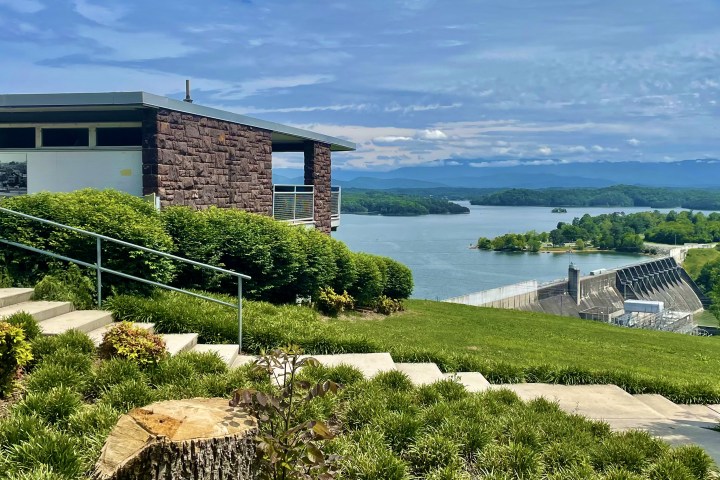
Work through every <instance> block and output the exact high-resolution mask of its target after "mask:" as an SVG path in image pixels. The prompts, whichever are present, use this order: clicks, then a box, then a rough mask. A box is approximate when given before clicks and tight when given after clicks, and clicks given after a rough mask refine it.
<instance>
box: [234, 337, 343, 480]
mask: <svg viewBox="0 0 720 480" xmlns="http://www.w3.org/2000/svg"><path fill="white" fill-rule="evenodd" d="M301 353H302V352H301V350H300V349H299V348H298V347H287V348H280V349H276V350H273V351H271V352H270V353H269V354H264V355H262V356H261V357H260V358H259V359H258V360H257V361H256V371H261V372H265V373H266V374H267V375H270V376H271V377H272V378H273V379H274V380H275V382H276V383H277V384H278V385H279V389H278V390H277V391H276V392H274V393H264V392H259V391H257V390H255V389H247V388H246V389H239V390H237V391H235V393H234V394H233V398H232V400H231V401H230V405H231V406H234V407H240V408H243V409H245V410H247V411H249V412H250V413H251V414H252V415H253V416H255V418H257V419H258V428H259V431H258V435H257V437H256V452H257V456H256V460H255V461H256V466H257V471H258V472H259V476H260V478H261V479H268V480H269V479H272V480H290V479H308V480H309V479H315V478H318V479H331V478H335V474H336V473H337V472H336V469H335V468H336V461H337V459H336V458H335V457H334V456H332V455H330V456H328V455H326V454H325V453H324V452H323V450H322V445H321V444H320V443H319V442H321V441H323V440H329V439H332V438H333V437H334V434H333V433H332V431H331V430H330V428H329V427H328V426H327V425H326V424H325V423H323V422H321V421H317V420H308V421H304V422H299V423H298V420H297V417H298V411H299V410H300V409H301V407H302V406H303V405H304V404H306V403H308V402H310V401H312V400H313V399H315V398H322V397H324V396H326V395H328V394H330V393H337V391H338V389H339V388H340V386H339V385H338V384H336V383H334V382H331V381H326V382H323V383H317V384H315V385H312V384H311V383H310V382H308V381H305V380H298V379H297V375H298V371H299V370H300V369H301V368H302V367H303V366H306V365H307V366H318V365H319V362H318V361H317V360H315V359H314V358H311V357H306V358H302V357H301Z"/></svg>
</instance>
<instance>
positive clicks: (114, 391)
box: [100, 379, 155, 413]
mask: <svg viewBox="0 0 720 480" xmlns="http://www.w3.org/2000/svg"><path fill="white" fill-rule="evenodd" d="M153 401H155V393H154V392H153V390H152V389H151V388H150V387H149V386H148V385H147V384H146V383H145V382H143V381H141V380H138V379H133V380H125V381H124V382H121V383H118V384H117V385H113V386H112V387H110V388H109V389H108V390H107V391H106V392H105V393H104V394H103V395H102V396H101V397H100V403H103V404H105V405H107V406H110V407H112V408H113V409H115V410H117V411H118V412H120V413H127V412H129V411H130V410H132V409H133V408H137V407H143V406H145V405H148V404H150V403H152V402H153Z"/></svg>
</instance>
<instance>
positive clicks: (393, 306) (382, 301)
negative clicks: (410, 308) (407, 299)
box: [373, 295, 405, 315]
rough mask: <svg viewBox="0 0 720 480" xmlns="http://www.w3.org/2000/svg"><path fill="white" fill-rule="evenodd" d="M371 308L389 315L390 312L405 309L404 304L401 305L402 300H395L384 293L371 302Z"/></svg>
mask: <svg viewBox="0 0 720 480" xmlns="http://www.w3.org/2000/svg"><path fill="white" fill-rule="evenodd" d="M373 310H375V311H376V312H377V313H381V314H383V315H390V314H391V313H395V312H401V311H403V310H405V305H403V301H402V300H395V299H392V298H390V297H388V296H386V295H380V296H379V297H378V298H377V299H376V300H375V303H374V304H373Z"/></svg>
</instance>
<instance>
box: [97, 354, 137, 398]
mask: <svg viewBox="0 0 720 480" xmlns="http://www.w3.org/2000/svg"><path fill="white" fill-rule="evenodd" d="M126 380H137V381H139V382H142V383H145V382H146V380H147V377H146V375H145V373H143V372H142V371H141V370H140V367H139V366H138V364H137V363H136V362H134V361H132V360H129V359H127V358H111V359H109V360H105V361H102V362H100V364H99V365H98V366H97V368H96V369H95V371H94V375H93V378H92V382H91V383H90V394H91V395H92V396H94V397H98V396H100V395H101V394H102V393H104V392H105V391H107V390H109V389H110V388H111V387H113V386H115V385H117V384H119V383H122V382H124V381H126Z"/></svg>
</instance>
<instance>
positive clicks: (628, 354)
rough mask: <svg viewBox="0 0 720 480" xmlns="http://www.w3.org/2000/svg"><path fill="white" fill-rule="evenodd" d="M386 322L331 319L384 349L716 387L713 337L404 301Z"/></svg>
mask: <svg viewBox="0 0 720 480" xmlns="http://www.w3.org/2000/svg"><path fill="white" fill-rule="evenodd" d="M406 305H407V310H406V311H405V312H403V313H400V314H396V315H393V316H390V317H387V318H385V319H380V320H378V319H372V320H363V319H357V318H355V319H353V318H350V319H347V320H345V321H341V322H338V323H339V324H340V326H341V328H342V329H343V330H344V331H346V332H347V333H352V334H361V335H364V336H366V337H368V338H369V339H370V340H371V341H373V342H375V343H377V344H379V345H381V346H382V347H384V348H386V349H387V350H389V351H391V352H392V351H393V350H394V349H398V350H408V349H410V348H417V349H420V350H427V351H445V352H447V353H459V354H463V353H464V354H470V355H473V356H477V357H479V359H481V360H483V361H488V362H507V363H508V364H512V365H517V366H528V367H529V366H538V365H552V366H561V367H562V366H568V367H576V368H584V369H588V370H594V371H600V370H602V371H605V370H607V371H624V372H629V373H636V374H640V375H643V376H647V377H652V378H655V379H661V380H668V381H672V382H678V381H679V382H697V381H706V382H710V383H712V384H714V385H716V386H720V338H717V337H692V336H688V335H680V334H673V333H663V332H653V331H647V330H633V329H626V328H620V327H615V326H611V325H605V324H601V323H596V322H593V321H590V320H580V319H573V318H566V317H557V316H553V315H545V314H540V313H532V312H519V311H513V310H500V309H491V308H479V307H471V306H466V305H456V304H451V303H442V302H432V301H425V300H410V301H408V302H407V304H406Z"/></svg>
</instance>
